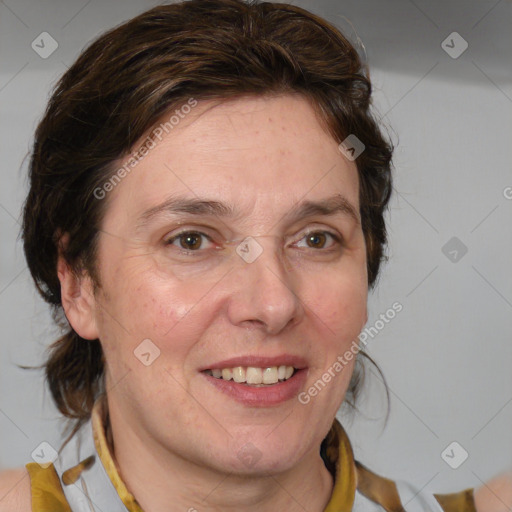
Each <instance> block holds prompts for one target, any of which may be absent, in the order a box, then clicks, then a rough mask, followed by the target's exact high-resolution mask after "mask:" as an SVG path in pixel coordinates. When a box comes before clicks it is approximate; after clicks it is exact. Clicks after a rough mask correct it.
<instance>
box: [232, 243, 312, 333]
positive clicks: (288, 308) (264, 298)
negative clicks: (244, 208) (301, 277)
mask: <svg viewBox="0 0 512 512" xmlns="http://www.w3.org/2000/svg"><path fill="white" fill-rule="evenodd" d="M246 240H247V239H246ZM244 249H245V250H244ZM237 253H238V254H237V257H239V258H240V259H239V260H238V261H236V262H235V267H234V269H233V271H232V272H231V287H232V288H231V289H232V290H233V291H232V293H231V297H230V302H229V308H228V316H229V319H230V321H231V322H232V324H233V325H237V326H242V327H258V328H261V329H262V330H264V331H265V333H266V334H267V335H274V334H277V333H279V332H281V331H282V330H283V329H285V328H289V327H290V326H291V325H295V324H296V323H298V322H300V320H301V318H302V316H303V315H304V309H303V305H302V302H301V301H300V298H299V296H298V292H299V290H298V284H299V283H298V279H297V275H296V274H295V273H294V272H290V271H289V267H288V265H287V263H286V261H285V259H284V258H285V255H284V253H283V251H282V248H281V245H280V240H279V238H278V237H250V242H249V244H248V245H246V246H244V245H243V243H242V244H241V245H240V246H239V247H238V250H237ZM256 255H257V257H256V259H253V258H254V257H255V256H256Z"/></svg>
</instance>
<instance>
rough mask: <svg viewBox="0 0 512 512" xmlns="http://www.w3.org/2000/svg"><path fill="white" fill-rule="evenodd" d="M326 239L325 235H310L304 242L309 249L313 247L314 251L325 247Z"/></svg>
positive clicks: (319, 233) (320, 233)
mask: <svg viewBox="0 0 512 512" xmlns="http://www.w3.org/2000/svg"><path fill="white" fill-rule="evenodd" d="M326 240H327V237H326V236H325V233H322V232H318V233H310V234H308V235H307V236H306V241H307V244H308V246H309V247H313V248H314V249H318V248H320V249H322V248H323V247H324V246H325V242H326Z"/></svg>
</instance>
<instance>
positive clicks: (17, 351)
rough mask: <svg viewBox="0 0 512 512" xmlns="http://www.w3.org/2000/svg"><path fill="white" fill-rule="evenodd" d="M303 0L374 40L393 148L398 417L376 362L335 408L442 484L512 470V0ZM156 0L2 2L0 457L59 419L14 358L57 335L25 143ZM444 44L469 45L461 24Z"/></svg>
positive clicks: (393, 372) (365, 454)
mask: <svg viewBox="0 0 512 512" xmlns="http://www.w3.org/2000/svg"><path fill="white" fill-rule="evenodd" d="M294 3H295V4H296V5H300V6H302V7H306V8H308V9H311V10H312V11H314V12H315V13H317V14H320V15H322V16H324V17H326V18H328V19H329V20H331V21H332V22H334V23H335V24H337V25H338V27H339V28H341V29H342V30H343V31H345V32H346V33H347V35H349V36H350V37H351V38H352V40H353V41H356V40H357V37H359V38H360V39H361V40H362V42H363V43H364V47H365V51H366V53H367V55H368V61H369V64H370V67H371V69H372V78H373V82H374V88H375V100H374V101H375V107H376V111H377V112H378V113H379V117H382V123H383V124H384V125H385V126H386V127H387V128H388V129H389V131H390V134H391V137H392V138H393V140H394V142H395V143H396V144H397V149H396V153H395V167H396V171H395V191H394V197H393V199H392V201H391V207H390V211H389V215H388V221H389V233H390V246H389V256H390V261H389V263H388V264H386V265H385V266H384V268H383V271H382V275H381V278H380V282H379V285H378V288H377V290H376V291H375V292H374V293H373V294H372V295H371V297H370V304H369V306H370V319H369V322H368V325H369V326H370V325H374V323H375V321H376V320H377V319H378V317H379V314H381V313H385V311H386V310H387V309H388V308H389V307H390V306H391V304H393V303H394V302H395V301H398V302H400V303H401V304H402V305H403V311H402V312H401V313H399V314H398V315H397V316H396V317H395V318H394V319H393V320H392V321H391V322H390V323H388V324H386V326H385V327H384V328H383V329H381V330H380V332H379V334H378V335H377V336H375V337H374V338H373V339H371V341H370V343H369V344H368V347H369V348H368V352H369V353H370V354H371V355H372V356H373V357H374V358H375V359H376V360H377V362H378V363H379V365H380V366H381V368H382V370H383V371H384V374H385V376H386V378H387V380H388V384H389V387H390V389H391V416H390V420H389V423H388V425H387V427H386V428H385V429H384V424H383V413H384V393H383V388H382V385H381V384H380V380H379V378H378V377H377V376H376V375H374V372H371V373H370V375H369V379H368V381H367V386H366V391H365V394H364V396H363V397H362V401H361V408H362V414H361V415H359V416H356V417H355V418H354V419H351V418H349V417H348V416H346V415H344V414H341V415H340V418H341V419H342V421H343V423H344V424H345V426H346V428H347V430H348V432H349V435H350V438H351V440H352V443H353V446H354V450H355V452H356V457H357V458H358V459H359V460H361V461H362V462H363V463H365V464H366V465H368V466H369V467H370V468H372V469H373V470H374V471H377V472H380V473H381V474H383V475H385V476H387V477H389V478H394V479H403V480H408V481H410V482H412V483H414V484H415V485H416V486H418V487H419V488H423V487H425V488H426V489H432V490H435V491H438V492H449V491H453V490H457V489H460V488H465V487H469V486H477V485H480V483H481V481H482V480H486V479H488V478H490V477H491V476H493V475H494V474H496V473H497V472H499V471H502V470H504V469H507V468H512V436H511V432H512V429H511V427H512V372H511V363H512V343H511V341H512V340H511V334H512V320H511V319H512V314H511V313H512V272H511V271H510V263H511V262H512V234H511V233H512V231H511V229H510V224H511V222H510V221H511V214H512V199H507V197H506V196H507V195H508V197H509V198H510V197H512V189H508V188H507V187H512V165H511V163H510V155H511V151H510V147H511V145H512V123H511V121H512V57H511V55H512V9H511V3H510V1H507V0H500V1H495V0H492V1H486V0H480V1H470V2H466V1H440V0H436V1H426V0H416V1H414V2H413V1H412V0H392V1H389V0H386V1H382V0H381V1H378V0H375V1H366V0H365V1H359V2H357V1H355V0H353V1H334V0H331V1H328V0H323V1H318V2H313V1H300V2H299V1H297V2H294ZM153 5H156V2H149V1H147V2H144V1H141V0H127V1H117V2H114V1H112V0H110V1H99V0H90V1H88V2H87V1H84V0H66V1H64V0H51V1H50V0H38V1H35V0H3V1H0V65H1V72H0V112H1V115H0V122H1V125H0V154H1V160H0V162H1V170H0V176H1V187H0V234H1V244H0V261H1V270H0V329H1V338H0V339H1V367H0V389H1V397H0V432H1V433H2V435H1V436H0V468H6V467H11V466H19V465H22V464H25V463H26V462H29V461H30V460H31V459H30V454H31V452H32V451H33V450H34V448H35V447H36V446H38V444H39V443H40V442H41V441H48V442H50V444H53V445H54V446H56V445H58V439H59V429H60V428H61V426H62V422H61V421H60V420H59V415H58V413H57V412H56V410H55V408H54V407H53V405H52V403H51V400H50V397H49V394H48V392H47V391H45V389H44V385H43V378H42V373H41V372H40V371H24V370H20V369H18V368H17V367H16V366H15V365H16V364H39V363H41V362H42V357H43V354H44V350H45V347H47V346H48V344H49V343H50V342H51V341H53V339H55V336H56V330H55V329H54V327H53V326H52V323H51V320H50V316H49V311H48V308H47V307H46V305H45V304H44V303H43V302H42V301H41V300H40V299H39V298H38V296H37V295H36V292H35V290H34V287H33V285H32V282H31V280H30V276H29V273H28V271H27V268H26V265H25V262H24V259H23V252H22V247H21V243H20V240H19V239H18V232H19V215H20V207H21V204H22V201H23V199H24V195H25V193H26V189H27V183H26V167H27V161H26V160H25V161H24V157H25V156H26V154H27V151H28V150H29V147H30V143H31V139H32V135H33V131H34V129H35V127H36V123H37V120H38V119H39V118H40V117H41V115H42V112H43V109H44V106H45V103H46V101H47V99H48V94H49V91H50V89H51V86H52V85H53V84H54V83H55V82H56V80H57V79H58V78H59V76H60V75H61V74H62V73H63V72H64V71H65V69H66V67H67V66H69V65H70V64H71V63H72V62H73V60H74V59H75V58H76V57H77V55H78V53H79V52H80V50H81V49H82V48H83V47H84V45H85V44H86V43H87V42H88V41H90V40H91V39H92V38H94V37H95V36H97V35H98V34H99V33H100V32H102V31H104V30H106V29H108V28H110V27H112V26H114V25H116V24H118V23H120V22H122V21H123V20H126V19H128V18H130V17H132V16H134V15H136V14H138V13H140V12H142V11H144V10H146V9H148V8H150V7H152V6H153ZM45 31H46V32H48V33H50V34H51V36H52V37H53V38H54V39H55V40H56V41H57V43H58V48H57V50H56V51H55V52H54V53H53V54H52V55H51V56H49V57H48V58H46V59H43V58H41V57H40V56H39V55H38V54H37V53H36V52H35V51H34V50H33V49H32V48H31V43H32V41H33V40H37V39H36V38H38V36H39V34H41V33H42V32H45ZM452 32H457V33H458V34H460V36H462V38H464V40H465V41H467V43H468V48H467V50H466V51H465V52H464V53H462V54H461V55H460V56H459V57H458V58H452V57H451V56H450V55H448V53H447V52H446V51H445V50H444V49H443V47H442V44H441V43H442V42H443V41H444V40H445V39H446V38H447V36H448V35H449V34H451V33H452ZM446 44H448V45H450V46H453V48H452V49H451V51H452V52H457V51H460V49H461V48H462V46H461V40H460V39H457V37H456V39H454V40H453V42H452V41H451V40H450V38H449V39H448V40H447V43H445V45H446ZM361 51H363V49H362V48H361ZM507 190H508V191H509V192H510V193H508V194H507ZM453 237H457V240H456V241H455V244H456V245H455V246H453V247H452V246H448V248H447V249H445V250H444V252H443V250H442V248H443V247H444V246H445V244H447V242H448V241H449V240H450V239H452V238H453ZM452 243H453V242H452ZM461 244H464V246H465V247H466V248H467V253H466V254H464V255H462V252H463V251H461V248H463V246H462V245H461ZM454 249H455V250H456V251H457V255H456V256H457V259H456V261H452V260H453V259H454V258H455V253H453V252H452V254H450V253H449V251H453V250H454ZM445 253H446V254H445ZM453 441H457V442H458V443H459V444H460V445H461V446H462V447H463V448H464V449H465V450H466V451H467V452H468V453H469V457H468V459H467V460H466V461H465V462H464V463H463V464H462V465H461V466H460V467H459V468H458V469H452V468H451V467H450V466H449V465H448V464H447V463H446V462H445V461H444V460H443V458H442V457H441V453H442V452H443V450H444V449H445V448H446V447H447V446H448V445H449V444H450V443H452V442H453ZM457 450H459V449H457ZM457 450H455V452H453V453H454V456H455V458H456V457H459V455H460V451H457Z"/></svg>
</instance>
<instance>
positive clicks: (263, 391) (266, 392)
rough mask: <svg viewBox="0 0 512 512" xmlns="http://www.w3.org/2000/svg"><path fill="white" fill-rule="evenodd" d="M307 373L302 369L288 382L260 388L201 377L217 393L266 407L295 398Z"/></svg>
mask: <svg viewBox="0 0 512 512" xmlns="http://www.w3.org/2000/svg"><path fill="white" fill-rule="evenodd" d="M307 373H308V372H307V368H303V369H302V370H297V371H296V372H295V373H294V374H293V376H292V377H290V378H289V379H288V380H285V381H283V382H278V383H277V384H272V385H269V386H261V387H253V386H248V385H247V384H242V383H239V382H235V381H233V380H224V379H217V378H216V377H212V376H211V375H207V374H206V373H203V374H202V375H204V377H206V378H207V379H208V382H211V384H213V385H214V386H215V387H216V388H217V389H218V390H219V391H222V392H223V393H225V394H226V395H228V396H230V397H231V398H234V399H235V400H236V401H237V402H240V403H242V404H244V405H250V406H253V407H268V406H271V405H279V404H281V403H283V402H286V401H287V400H291V399H292V398H295V397H296V396H297V395H298V394H299V392H300V390H301V389H302V387H303V386H304V383H305V381H306V377H307Z"/></svg>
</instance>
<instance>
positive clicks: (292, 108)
mask: <svg viewBox="0 0 512 512" xmlns="http://www.w3.org/2000/svg"><path fill="white" fill-rule="evenodd" d="M120 164H122V162H120ZM170 169H171V170H170ZM205 177H206V179H205ZM269 183H271V184H272V186H271V187H269ZM357 191H358V180H357V173H356V169H355V165H354V164H353V163H352V162H349V161H347V160H346V159H344V158H343V156H342V155H341V154H340V153H339V151H338V149H337V144H336V142H335V141H334V140H333V139H332V138H331V137H330V136H329V135H327V134H326V133H325V132H324V130H323V128H322V126H321V125H320V124H319V123H318V121H317V119H316V117H315V115H314V113H313V111H312V110H311V108H310V106H309V105H308V103H307V102H306V101H305V100H303V99H301V98H300V97H292V96H283V97H277V98H265V99H264V98H258V99H255V98H252V99H249V98H246V99H241V100H237V101H230V102H225V103H222V104H220V105H218V106H216V105H214V104H211V103H201V104H199V105H198V106H197V107H196V108H195V109H194V110H193V112H191V113H190V114H189V115H188V116H187V117H186V119H184V120H182V121H181V122H180V124H179V125H178V126H176V127H175V128H174V129H173V131H172V132H171V134H169V136H168V137H165V138H164V139H163V140H162V141H161V142H159V144H158V146H157V147H156V148H154V149H152V150H151V152H150V153H149V154H148V155H147V156H146V157H145V158H144V159H143V160H142V161H141V162H140V163H139V164H138V165H137V167H136V168H135V169H134V171H133V172H131V173H130V174H129V175H128V176H127V177H126V178H125V179H124V180H123V181H122V182H121V183H119V184H118V185H117V187H116V188H115V189H114V190H113V191H112V192H111V193H110V194H109V197H108V207H107V212H106V216H105V219H104V223H103V226H102V232H101V235H100V239H99V259H98V269H99V274H100V281H101V285H102V286H101V288H100V290H98V292H97V293H96V294H94V293H93V287H92V284H91V281H90V279H89V278H88V276H87V275H83V276H82V277H81V278H77V277H76V276H75V275H74V274H73V273H72V272H71V271H70V269H69V267H68V266H67V265H66V263H65V261H63V260H62V259H60V260H59V265H58V272H59V278H60V280H61V285H62V297H63V306H64V309H65V311H66V315H67V318H68V319H69V321H70V323H71V325H72V326H73V328H74V329H75V330H76V331H77V332H78V333H79V334H80V335H81V336H82V337H84V338H86V339H87V338H88V339H95V338H99V339H100V341H101V344H102V346H103V349H104V351H105V356H106V362H107V373H106V379H107V393H108V402H109V409H110V414H111V423H112V429H113V436H114V444H115V454H114V458H115V462H116V464H117V466H118V469H119V471H120V473H121V476H122V478H123V480H124V481H125V483H126V484H127V487H128V489H129V490H130V491H131V492H132V493H133V494H134V495H135V496H136V497H137V500H138V501H139V502H140V503H141V505H142V507H143V509H144V510H147V511H151V510H168V507H169V504H171V503H172V504H173V510H191V509H194V508H195V509H196V510H200V511H203V510H210V511H214V510H228V511H229V510H240V509H242V510H248V511H252V510H258V512H261V511H266V510H269V511H270V510H280V509H283V510H291V511H295V510H301V511H302V510H304V509H305V510H310V511H319V512H320V511H322V510H323V509H324V507H325V505H326V503H327V502H328V500H329V498H330V494H331V491H332V485H333V482H332V478H331V476H330V474H329V473H328V471H327V470H326V468H325V466H324V464H323V462H322V460H321V458H320V456H319V446H320V443H321V440H322V439H323V437H324V436H325V435H326V433H327V431H328V429H329V427H330V425H331V422H332V420H333V418H334V416H335V413H336V411H337V409H338V407H339V405H340V404H341V402H342V401H343V398H344V395H345V392H346V389H347V386H348V383H349V380H350V376H351V373H352V370H353V366H352V364H349V365H347V366H346V367H345V368H344V369H343V371H342V372H340V373H339V374H338V375H337V376H336V377H335V378H334V379H333V380H332V381H331V382H330V383H329V384H328V385H327V386H326V387H325V388H324V389H323V390H322V392H321V393H319V394H318V396H316V397H314V398H312V400H311V401H310V402H309V403H308V404H306V405H303V404H301V403H299V402H298V401H297V400H290V401H287V402H285V403H282V404H280V405H277V406H272V407H251V406H247V405H243V404H240V403H237V402H235V401H234V400H233V399H232V398H230V397H227V396H226V395H224V394H222V393H220V392H218V391H217V390H216V389H215V388H213V387H212V386H211V385H209V384H208V382H205V379H204V377H203V376H202V375H201V374H200V373H199V372H198V368H200V367H204V366H205V365H206V366H207V365H208V364H209V363H212V362H215V361H218V360H221V359H225V358H227V357H230V356H233V355H240V354H259V355H262V354H263V355H276V354H281V353H285V352H286V353H292V354H296V355H301V356H302V357H304V358H305V359H306V360H307V363H308V368H309V369H308V378H307V382H306V383H305V384H304V386H303V389H304V390H307V388H308V387H309V386H310V385H311V384H312V383H313V382H315V381H316V380H317V379H318V378H319V377H320V376H321V375H322V374H323V373H324V372H326V371H327V369H328V368H330V367H331V365H332V364H333V363H334V361H335V360H336V357H337V356H338V355H340V354H342V353H344V352H345V350H346V349H347V347H348V346H349V345H350V343H351V341H352V340H353V339H355V338H356V337H357V334H358V333H359V331H360V330H361V328H362V327H363V324H364V323H365V322H366V298H367V286H366V260H365V251H364V240H363V237H362V232H361V227H360V224H358V222H356V221H354V219H351V218H350V217H349V216H347V215H343V214H340V215H337V216H332V217H322V216H315V217H311V218H304V219H301V220H300V221H296V222H293V223H290V222H287V221H285V220H284V219H285V217H284V215H285V213H286V212H288V211H290V209H291V208H292V207H293V206H294V205H296V204H297V203H298V202H299V201H301V200H302V199H304V198H307V199H309V200H317V199H322V198H325V197H328V196H330V195H332V194H333V192H339V193H340V194H343V196H344V197H345V198H346V199H347V200H348V201H349V202H350V203H351V204H352V205H353V206H354V207H355V209H356V211H358V209H359V204H358V193H357ZM171 192H172V193H174V194H176V193H179V194H181V195H184V196H186V197H207V198H209V199H216V200H218V201H222V202H227V203H231V204H233V205H234V206H236V207H237V208H238V209H239V210H240V211H241V215H240V216H239V217H237V218H234V219H219V218H216V217H201V218H196V217H193V216H190V215H189V216H188V217H187V216H183V215H181V216H179V217H175V216H166V217H162V218H159V219H157V220H156V221H155V222H154V223H153V224H151V225H147V226H146V227H145V228H144V229H142V230H138V231H137V230H135V228H134V226H135V225H136V219H137V217H138V216H139V215H140V214H141V213H142V212H143V211H145V210H147V209H148V208H151V207H153V206H155V205H157V204H159V203H160V202H161V201H162V200H164V199H166V198H167V197H168V195H169V194H170V193H171ZM198 226H201V228H202V229H205V227H206V226H208V227H209V231H208V233H210V234H211V235H212V238H213V239H214V243H213V242H212V243H207V241H206V240H203V242H204V244H205V245H204V246H201V250H203V251H206V252H205V253H204V256H201V257H200V258H199V259H196V260H194V259H192V260H189V258H191V256H190V255H189V256H186V257H185V256H183V255H182V256H178V252H176V251H177V249H178V247H177V245H176V243H175V245H173V246H171V247H170V246H168V245H167V246H166V245H165V244H164V243H163V240H166V239H168V238H169V234H174V233H176V232H177V231H178V229H185V228H194V227H195V228H196V229H197V228H198ZM309 228H311V229H313V228H314V229H315V230H319V229H328V230H329V231H335V232H336V231H338V232H339V233H340V234H341V235H342V236H343V242H342V246H340V249H339V251H336V250H335V251H334V252H332V253H330V254H331V255H330V256H319V255H318V254H317V253H318V252H322V250H325V249H320V248H316V247H315V248H309V250H306V249H307V244H305V243H304V241H305V240H306V238H304V231H305V230H307V229H309ZM249 234H250V235H252V236H257V237H259V236H261V238H256V239H257V240H258V242H259V243H260V244H261V246H262V247H263V249H264V250H263V253H262V254H261V256H260V257H259V258H258V259H257V260H256V261H255V262H254V263H250V264H246V263H245V262H243V261H242V260H241V259H240V258H239V257H238V255H237V254H236V253H233V252H231V256H229V257H227V258H226V260H222V259H220V260H219V259H216V258H215V257H214V256H215V255H214V254H212V249H211V248H212V247H214V246H219V247H224V252H227V249H226V247H227V246H225V245H224V244H223V241H225V240H233V239H240V238H243V237H245V236H246V235H249ZM214 235H215V236H214ZM332 244H333V241H332V240H330V239H329V241H328V242H327V245H328V246H332ZM334 247H337V246H336V244H334ZM280 248H281V249H282V250H280ZM237 258H238V259H237ZM215 262H217V264H215ZM147 338H150V339H152V340H153V342H154V343H155V344H156V345H157V346H158V347H159V349H160V351H161V353H160V357H158V358H157V359H156V360H155V361H154V362H153V363H152V364H151V365H150V366H144V365H143V364H142V363H141V362H140V361H139V360H138V359H137V358H136V357H135V356H134V354H133V350H134V349H135V348H136V347H137V346H138V345H139V343H140V342H141V340H143V339H147ZM247 442H251V443H252V444H253V445H254V446H255V447H257V449H258V450H259V453H260V454H261V457H260V459H259V460H258V461H257V463H256V464H254V465H252V466H250V467H248V466H246V465H244V464H243V463H242V462H241V460H240V459H239V458H238V457H237V453H238V451H239V449H240V447H241V446H244V445H245V444H246V443H247ZM169 475H172V477H169ZM475 502H476V505H477V510H478V511H479V512H504V511H505V510H510V506H511V504H512V473H506V474H502V475H500V476H498V477H496V478H494V479H493V480H491V481H490V482H488V483H487V484H486V485H484V486H481V487H480V488H478V489H476V490H475ZM4 510H5V511H7V510H8V511H9V512H12V511H29V510H31V506H30V479H29V477H28V474H27V472H26V470H25V469H24V468H21V469H18V470H10V471H8V472H3V473H2V474H0V511H2V512H3V511H4Z"/></svg>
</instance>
